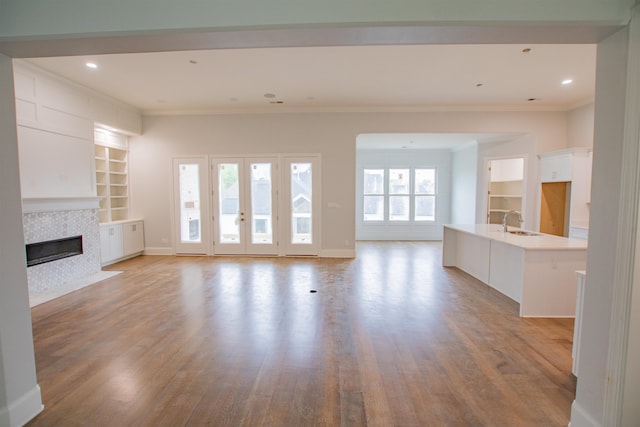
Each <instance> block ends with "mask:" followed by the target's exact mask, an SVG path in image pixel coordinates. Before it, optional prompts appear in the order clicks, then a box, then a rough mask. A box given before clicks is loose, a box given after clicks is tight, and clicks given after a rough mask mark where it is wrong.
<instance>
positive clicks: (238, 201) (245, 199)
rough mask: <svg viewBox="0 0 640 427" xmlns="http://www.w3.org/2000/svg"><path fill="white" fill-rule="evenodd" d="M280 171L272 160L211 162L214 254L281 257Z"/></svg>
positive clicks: (274, 160)
mask: <svg viewBox="0 0 640 427" xmlns="http://www.w3.org/2000/svg"><path fill="white" fill-rule="evenodd" d="M277 169H278V162H277V159H276V158H273V157H244V158H243V157H229V158H213V159H212V160H211V179H212V185H211V188H212V189H213V191H212V194H213V212H214V213H213V230H214V254H216V255H245V254H251V255H277V254H278V240H277V230H278V222H277V219H278V216H277V206H278V201H277V194H278V182H277V179H276V177H277V175H276V172H277Z"/></svg>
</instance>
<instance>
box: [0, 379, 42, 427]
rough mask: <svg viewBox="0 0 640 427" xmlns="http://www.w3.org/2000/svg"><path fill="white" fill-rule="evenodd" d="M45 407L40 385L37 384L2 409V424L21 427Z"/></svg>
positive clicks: (0, 419) (0, 421)
mask: <svg viewBox="0 0 640 427" xmlns="http://www.w3.org/2000/svg"><path fill="white" fill-rule="evenodd" d="M43 409H44V405H43V404H42V395H41V394H40V386H39V385H38V384H36V386H35V387H34V388H32V389H31V390H29V392H27V393H26V394H25V395H24V396H22V397H21V398H19V399H18V400H16V401H14V402H12V403H10V404H9V406H7V407H6V408H1V409H0V426H10V427H21V426H23V425H25V424H26V423H27V422H29V421H30V420H32V419H33V418H34V417H35V416H36V415H38V414H39V413H40V412H42V410H43Z"/></svg>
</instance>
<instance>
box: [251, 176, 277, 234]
mask: <svg viewBox="0 0 640 427" xmlns="http://www.w3.org/2000/svg"><path fill="white" fill-rule="evenodd" d="M250 169H251V243H253V244H254V245H260V244H267V245H270V244H272V243H273V205H272V203H271V194H272V191H273V190H272V182H271V163H252V164H251V168H250Z"/></svg>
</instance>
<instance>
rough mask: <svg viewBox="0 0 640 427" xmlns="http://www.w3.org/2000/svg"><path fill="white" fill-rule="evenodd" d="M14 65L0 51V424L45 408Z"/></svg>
mask: <svg viewBox="0 0 640 427" xmlns="http://www.w3.org/2000/svg"><path fill="white" fill-rule="evenodd" d="M17 141H18V140H17V133H16V116H15V97H14V87H13V66H12V62H11V59H10V58H8V57H6V56H4V55H0V183H1V184H2V185H0V200H2V203H0V218H2V220H1V221H0V236H2V239H1V240H0V248H1V249H2V250H1V252H0V254H1V256H0V426H20V425H23V424H24V423H26V422H27V421H29V420H30V419H31V418H33V417H34V416H35V415H36V414H38V413H39V412H40V411H41V410H42V408H43V406H42V400H41V395H40V387H39V386H38V383H37V381H36V368H35V357H34V350H33V334H32V329H31V311H30V309H29V291H28V287H27V271H26V260H25V249H24V235H23V231H22V206H21V199H20V175H19V172H18V142H17Z"/></svg>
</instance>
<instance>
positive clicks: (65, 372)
mask: <svg viewBox="0 0 640 427" xmlns="http://www.w3.org/2000/svg"><path fill="white" fill-rule="evenodd" d="M110 269H113V270H123V271H124V273H122V274H120V275H117V276H115V277H112V278H110V279H107V280H104V281H102V282H99V283H97V284H95V285H93V286H91V287H88V288H85V289H81V290H79V291H76V292H74V293H72V294H69V295H66V296H63V297H61V298H59V299H56V300H53V301H50V302H48V303H45V304H42V305H40V306H37V307H35V308H34V309H33V310H32V316H33V329H34V339H35V350H36V366H37V374H38V381H39V384H40V386H41V388H42V395H43V400H44V404H45V410H44V412H42V413H41V414H40V415H39V416H38V417H36V418H35V419H34V420H33V421H32V422H31V423H30V424H28V425H29V426H34V427H35V426H65V427H66V426H79V425H87V426H183V425H190V426H200V425H212V426H339V425H342V426H394V425H395V426H508V427H514V426H566V425H567V423H568V421H569V413H570V405H571V402H572V400H573V398H574V394H575V378H574V377H573V376H572V374H571V344H572V343H571V341H572V337H573V336H572V333H573V332H572V331H573V320H572V319H555V320H554V319H521V318H519V317H518V315H517V310H518V307H517V304H516V303H515V302H513V301H511V300H509V299H508V298H506V297H504V296H502V295H501V294H499V293H497V292H496V291H494V290H492V289H490V288H489V287H487V286H485V285H483V284H482V283H480V282H478V281H477V280H475V279H473V278H472V277H470V276H468V275H466V274H464V273H462V272H461V271H459V270H457V269H448V268H443V267H442V266H441V244H440V243H439V242H420V243H418V242H402V243H397V242H390V243H377V242H376V243H374V242H363V243H360V244H359V245H358V258H357V259H355V260H341V259H304V258H294V259H292V258H284V259H283V258H241V257H166V256H142V257H138V258H136V259H133V260H129V261H125V262H122V263H119V264H116V265H114V266H112V267H110ZM311 290H317V292H316V293H312V292H310V291H311Z"/></svg>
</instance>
